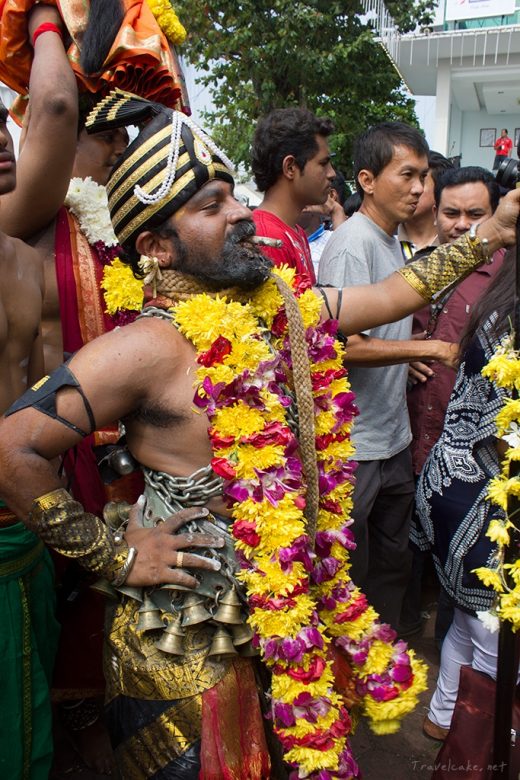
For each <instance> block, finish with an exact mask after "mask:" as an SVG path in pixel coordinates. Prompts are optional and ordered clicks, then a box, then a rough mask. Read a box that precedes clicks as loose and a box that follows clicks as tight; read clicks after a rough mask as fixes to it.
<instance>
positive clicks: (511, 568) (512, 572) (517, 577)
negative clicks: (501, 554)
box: [504, 558, 520, 585]
mask: <svg viewBox="0 0 520 780" xmlns="http://www.w3.org/2000/svg"><path fill="white" fill-rule="evenodd" d="M504 569H506V571H507V572H508V573H509V576H510V577H511V579H512V580H513V582H515V583H516V584H517V585H520V559H518V558H517V559H516V561H514V563H506V564H504Z"/></svg>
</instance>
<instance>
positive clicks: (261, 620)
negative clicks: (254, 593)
mask: <svg viewBox="0 0 520 780" xmlns="http://www.w3.org/2000/svg"><path fill="white" fill-rule="evenodd" d="M296 602H297V603H296V605H295V606H293V607H291V608H290V609H289V611H287V612H286V611H282V610H279V611H271V610H263V609H255V611H254V612H253V613H252V615H251V617H250V618H249V624H250V626H251V627H252V628H253V629H254V630H255V631H258V632H259V633H260V635H261V636H295V635H296V634H297V633H298V631H301V629H302V628H304V627H305V626H308V625H309V622H310V618H311V615H312V612H313V609H314V602H313V599H312V598H311V597H310V596H307V595H305V594H302V595H300V596H298V597H297V598H296Z"/></svg>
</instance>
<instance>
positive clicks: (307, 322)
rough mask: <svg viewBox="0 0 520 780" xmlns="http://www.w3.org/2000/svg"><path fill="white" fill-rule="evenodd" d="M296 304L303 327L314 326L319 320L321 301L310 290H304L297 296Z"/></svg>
mask: <svg viewBox="0 0 520 780" xmlns="http://www.w3.org/2000/svg"><path fill="white" fill-rule="evenodd" d="M298 306H299V307H300V311H301V314H302V318H303V324H304V326H305V328H309V327H311V326H315V325H316V324H317V323H318V322H319V320H320V312H321V306H322V301H321V299H318V296H317V295H316V293H314V292H313V291H312V290H305V292H304V293H303V294H302V295H300V297H299V298H298Z"/></svg>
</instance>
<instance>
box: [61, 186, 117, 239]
mask: <svg viewBox="0 0 520 780" xmlns="http://www.w3.org/2000/svg"><path fill="white" fill-rule="evenodd" d="M65 206H66V207H67V208H68V209H69V210H70V211H71V212H72V213H73V214H74V216H75V217H76V218H77V220H78V222H79V226H80V228H81V232H82V233H84V235H85V236H86V238H87V240H88V242H89V244H91V245H93V244H96V243H97V242H98V241H101V242H102V243H103V244H105V246H117V243H118V241H117V238H116V235H115V233H114V228H113V227H112V222H111V220H110V212H109V210H108V198H107V191H106V189H105V187H103V186H102V185H101V184H96V182H95V181H93V180H92V178H91V177H90V176H87V178H86V179H80V178H78V177H75V178H73V179H71V180H70V184H69V189H68V192H67V196H66V198H65Z"/></svg>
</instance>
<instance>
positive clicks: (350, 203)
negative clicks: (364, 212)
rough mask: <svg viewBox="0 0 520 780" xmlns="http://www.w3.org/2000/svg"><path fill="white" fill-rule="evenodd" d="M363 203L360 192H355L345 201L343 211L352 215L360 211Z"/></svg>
mask: <svg viewBox="0 0 520 780" xmlns="http://www.w3.org/2000/svg"><path fill="white" fill-rule="evenodd" d="M362 203H363V201H362V199H361V195H360V194H359V192H353V193H352V195H349V196H348V198H347V199H346V201H345V202H344V203H343V211H344V212H345V214H346V216H347V217H351V216H352V214H355V213H356V211H359V209H360V208H361V204H362Z"/></svg>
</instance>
